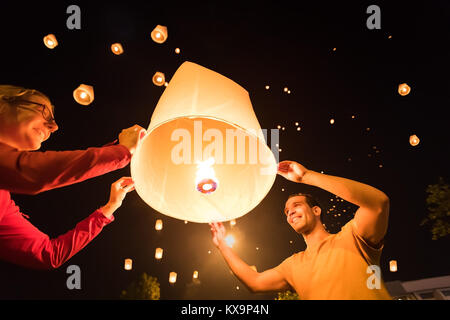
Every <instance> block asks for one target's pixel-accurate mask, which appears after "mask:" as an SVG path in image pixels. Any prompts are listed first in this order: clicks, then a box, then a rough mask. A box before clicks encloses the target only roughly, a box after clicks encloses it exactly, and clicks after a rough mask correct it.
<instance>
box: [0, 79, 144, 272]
mask: <svg viewBox="0 0 450 320" xmlns="http://www.w3.org/2000/svg"><path fill="white" fill-rule="evenodd" d="M56 130H58V125H57V124H56V121H55V117H54V107H53V105H52V104H51V103H50V100H49V98H48V97H47V96H45V95H44V94H42V93H41V92H39V91H37V90H33V89H25V88H21V87H16V86H10V85H0V260H5V261H8V262H11V263H15V264H19V265H22V266H25V267H30V268H39V269H42V268H43V269H49V268H57V267H59V266H60V265H62V264H63V263H64V262H66V261H67V260H68V259H69V258H70V257H72V256H73V255H74V254H76V253H77V252H78V251H80V250H81V249H82V248H83V247H84V246H86V245H87V243H89V242H90V241H91V240H92V239H93V238H94V237H95V236H97V235H98V234H99V233H100V231H101V230H102V228H103V227H104V226H105V225H107V224H109V223H110V222H112V221H113V220H114V216H113V212H114V211H115V210H117V208H118V207H120V205H121V204H122V201H123V199H124V198H125V195H126V193H128V192H130V191H132V190H134V184H133V181H132V180H131V178H129V177H123V178H122V179H120V180H118V181H116V182H115V183H113V185H112V187H111V194H110V200H109V202H108V203H107V204H106V205H104V206H103V207H101V208H100V209H98V210H96V211H95V212H93V213H92V214H91V215H90V216H88V217H87V218H86V219H84V220H82V221H81V222H79V223H78V224H77V225H76V227H75V228H74V229H73V230H71V231H69V232H67V233H66V234H63V235H61V236H59V237H57V238H55V239H49V237H48V236H47V235H46V234H44V233H42V232H41V231H39V230H38V229H37V228H36V227H34V226H33V225H32V224H31V223H30V222H29V221H28V220H27V219H25V218H24V215H23V214H22V213H21V212H20V209H19V207H18V206H16V205H15V203H14V201H13V200H12V199H11V195H10V193H22V194H37V193H40V192H43V191H47V190H50V189H54V188H59V187H62V186H66V185H70V184H74V183H77V182H81V181H84V180H86V179H89V178H93V177H96V176H99V175H102V174H105V173H108V172H110V171H114V170H117V169H121V168H123V167H125V166H126V165H128V163H129V162H130V159H131V156H132V154H133V153H134V150H135V149H136V146H137V144H138V143H139V141H140V139H142V138H143V137H144V135H145V129H143V128H142V127H140V126H138V125H135V126H133V127H131V128H128V129H124V130H122V132H121V133H120V134H119V137H118V144H110V145H106V146H103V147H98V148H88V149H86V150H76V151H46V152H36V150H38V149H39V148H40V147H41V144H42V142H44V141H45V140H47V139H48V138H49V137H50V135H51V134H52V133H53V132H55V131H56ZM31 151H34V152H31Z"/></svg>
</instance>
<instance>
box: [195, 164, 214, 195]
mask: <svg viewBox="0 0 450 320" xmlns="http://www.w3.org/2000/svg"><path fill="white" fill-rule="evenodd" d="M213 164H214V158H209V159H208V160H205V161H199V162H198V164H197V173H196V177H195V185H196V186H197V190H198V191H200V192H201V193H204V194H209V193H212V192H214V191H216V189H217V186H218V185H219V181H218V180H217V178H216V174H215V172H214V168H213V167H212V165H213Z"/></svg>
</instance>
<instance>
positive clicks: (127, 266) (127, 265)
mask: <svg viewBox="0 0 450 320" xmlns="http://www.w3.org/2000/svg"><path fill="white" fill-rule="evenodd" d="M124 269H125V270H131V269H133V260H132V259H125V265H124Z"/></svg>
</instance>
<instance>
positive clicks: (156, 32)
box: [151, 25, 168, 43]
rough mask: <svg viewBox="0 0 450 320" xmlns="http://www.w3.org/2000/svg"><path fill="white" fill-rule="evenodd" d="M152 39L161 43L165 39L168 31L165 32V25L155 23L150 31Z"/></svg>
mask: <svg viewBox="0 0 450 320" xmlns="http://www.w3.org/2000/svg"><path fill="white" fill-rule="evenodd" d="M151 37H152V40H153V41H155V42H156V43H163V42H164V41H166V40H167V37H168V33H167V27H165V26H161V25H157V26H156V27H155V29H153V31H152V33H151Z"/></svg>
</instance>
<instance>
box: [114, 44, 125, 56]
mask: <svg viewBox="0 0 450 320" xmlns="http://www.w3.org/2000/svg"><path fill="white" fill-rule="evenodd" d="M111 51H112V53H114V54H115V55H117V56H118V55H121V54H122V53H123V47H122V45H121V44H120V43H113V44H112V45H111Z"/></svg>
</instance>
